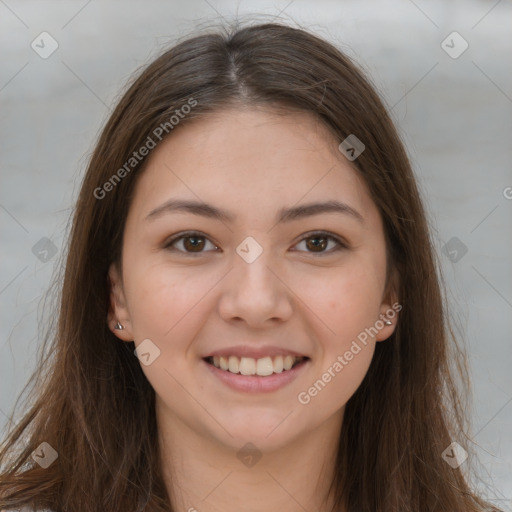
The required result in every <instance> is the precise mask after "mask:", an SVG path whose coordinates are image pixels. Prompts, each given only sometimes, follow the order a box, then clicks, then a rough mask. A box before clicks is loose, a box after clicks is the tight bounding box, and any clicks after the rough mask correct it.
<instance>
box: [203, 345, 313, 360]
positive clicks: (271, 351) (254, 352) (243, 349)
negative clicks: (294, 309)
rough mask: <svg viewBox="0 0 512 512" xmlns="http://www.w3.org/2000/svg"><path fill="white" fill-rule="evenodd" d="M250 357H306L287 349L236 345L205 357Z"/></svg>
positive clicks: (215, 351)
mask: <svg viewBox="0 0 512 512" xmlns="http://www.w3.org/2000/svg"><path fill="white" fill-rule="evenodd" d="M213 356H218V357H222V356H223V357H229V356H236V357H252V358H253V359H261V358H263V357H267V356H268V357H276V356H294V357H307V356H306V355H304V354H301V353H300V352H296V351H294V350H289V349H287V348H281V347H276V346H271V345H268V346H264V347H261V346H259V347H252V346H248V345H236V346H233V347H226V348H221V349H218V350H214V351H213V352H210V353H209V354H208V355H206V356H205V357H213Z"/></svg>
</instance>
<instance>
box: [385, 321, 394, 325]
mask: <svg viewBox="0 0 512 512" xmlns="http://www.w3.org/2000/svg"><path fill="white" fill-rule="evenodd" d="M384 325H393V322H392V321H391V320H384Z"/></svg>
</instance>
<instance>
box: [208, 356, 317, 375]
mask: <svg viewBox="0 0 512 512" xmlns="http://www.w3.org/2000/svg"><path fill="white" fill-rule="evenodd" d="M308 359H309V358H308V357H295V356H290V355H287V356H275V357H269V356H267V357H262V358H260V359H254V358H252V357H237V356H229V357H224V356H210V357H205V358H204V360H205V361H206V362H207V363H208V364H211V365H212V366H215V368H218V369H219V370H224V371H226V372H231V373H235V374H237V373H238V374H241V375H257V376H259V377H267V376H269V375H273V374H275V373H282V372H286V371H288V370H291V369H292V368H295V366H297V365H299V364H301V363H302V362H304V361H306V360H308Z"/></svg>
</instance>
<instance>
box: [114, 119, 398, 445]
mask: <svg viewBox="0 0 512 512" xmlns="http://www.w3.org/2000/svg"><path fill="white" fill-rule="evenodd" d="M338 144H339V141H336V140H335V138H334V137H333V136H332V135H331V134H330V133H329V131H328V130H327V129H326V128H325V127H323V126H322V125H321V124H320V123H319V122H317V120H316V119H315V118H314V117H313V116H312V115H310V114H304V113H300V114H299V113H289V114H286V115H282V114H281V115H278V114H276V113H272V112H271V111H269V110H257V109H242V110H227V111H222V112H219V113H217V114H211V115H209V116H208V117H204V118H202V119H200V120H195V121H194V122H191V123H189V124H186V125H183V126H180V127H179V129H177V130H176V131H175V132H173V133H172V135H171V136H170V137H169V138H168V139H167V140H165V141H164V142H163V143H162V144H161V145H160V146H158V147H157V148H156V149H155V150H153V153H152V154H151V155H150V159H149V161H148V165H147V168H146V169H145V171H144V172H143V174H142V175H141V176H140V179H139V181H138V183H137V185H136V189H135V194H134V197H133V200H132V204H131V205H130V209H129V214H128V217H127V220H126V225H125V231H124V239H123V247H122V274H121V272H119V270H118V269H117V267H116V266H115V265H112V266H111V268H110V279H111V283H112V293H111V310H110V312H109V324H110V325H111V326H112V327H113V325H114V324H115V323H116V321H119V322H120V323H121V324H122V325H123V326H124V330H114V332H115V333H116V335H117V336H118V337H119V338H121V339H122V340H124V341H132V340H133V341H134V342H135V345H136V347H137V351H138V357H139V359H140V364H141V367H142V369H143V371H144V373H145V375H146V377H147V379H148V381H149V382H150V383H151V385H152V387H153V388H154V390H155V393H156V400H157V411H158V417H159V419H160V420H161V421H165V422H166V424H167V427H168V428H171V429H172V428H175V429H176V430H178V429H187V430H189V431H193V432H195V433H196V434H197V435H198V436H200V437H201V438H202V439H210V440H212V441H215V442H217V443H220V444H222V445H226V446H229V447H233V448H235V449H237V448H239V447H240V446H241V445H243V444H245V443H246V442H248V441H251V442H252V443H254V444H255V445H256V446H258V447H259V448H260V449H275V448H277V447H280V446H284V445H286V444H287V443H292V442H293V441H297V440H298V439H300V438H301V437H302V436H305V435H308V434H311V433H313V432H315V431H318V430H319V429H321V428H322V427H323V426H324V425H327V424H329V422H330V423H331V424H334V423H335V424H337V425H338V427H337V428H339V426H340V425H341V420H342V417H343V410H344V406H345V404H346V403H347V401H348V400H349V398H350V397H351V396H352V395H353V394H354V392H355V391H356V389H357V388H358V386H359V385H360V383H361V381H362V380H363V378H364V376H365V374H366V372H367V370H368V367H369V365H370V362H371V359H372V355H373V353H374V348H375V343H376V342H378V341H383V340H385V339H386V338H388V337H389V336H390V335H391V333H392V332H393V329H394V326H395V324H396V312H395V310H394V309H393V308H392V305H393V303H394V302H395V299H396V297H395V296H394V295H393V293H392V292H389V290H388V287H387V286H386V246H385V238H384V231H383V224H382V220H381V217H380V214H379V211H378V209H377V207H376V206H375V204H374V202H373V201H372V199H371V198H370V195H369V192H368V190H367V188H366V185H365V184H364V182H363V181H362V179H361V178H360V177H359V176H358V174H357V172H356V171H355V170H354V169H353V168H352V167H351V164H350V163H349V162H348V161H347V160H346V159H345V157H344V156H343V155H342V154H341V153H340V152H338V150H337V146H338ZM192 203H193V204H192ZM313 204H317V205H318V206H316V207H313V206H312V205H313ZM321 205H323V206H321ZM395 309H396V308H395ZM391 313H392V315H391V321H392V322H393V324H392V325H383V321H382V318H383V315H390V314H391ZM291 365H293V366H292V367H291V368H290V366H291ZM255 372H256V373H255ZM333 422H334V423H333ZM270 433H271V435H270Z"/></svg>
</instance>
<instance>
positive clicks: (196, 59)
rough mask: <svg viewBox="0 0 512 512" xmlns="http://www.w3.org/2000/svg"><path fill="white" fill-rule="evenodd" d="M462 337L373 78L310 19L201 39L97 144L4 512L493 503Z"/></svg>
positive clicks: (165, 68)
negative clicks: (480, 477)
mask: <svg viewBox="0 0 512 512" xmlns="http://www.w3.org/2000/svg"><path fill="white" fill-rule="evenodd" d="M453 347H455V348H456V344H455V340H454V339H453V336H452V335H451V329H450V327H449V325H448V321H447V316H446V314H445V311H444V301H443V294H442V292H441V288H440V284H439V277H438V274H437V265H436V262H435V255H434V251H433V248H432V245H431V241H430V235H429V230H428V225H427V222H426V218H425V213H424V209H423V206H422V202H421V200H420V197H419V194H418V190H417V187H416V183H415V180H414V177H413V173H412V171H411V166H410V163H409V161H408V158H407V156H406V153H405V151H404V148H403V146H402V144H401V142H400V139H399V136H398V135H397V132H396V130H395V128H394V126H393V124H392V122H391V120H390V118H389V116H388V114H387V113H386V110H385V108H384V106H383V104H382V103H381V101H380V100H379V98H378V96H377V94H376V92H375V91H374V89H373V88H372V86H371V85H370V83H369V81H368V80H367V79H366V78H365V77H364V76H363V75H362V73H361V72H360V71H359V70H358V69H357V67H356V66H355V65H354V64H353V63H352V62H351V61H350V60H349V59H348V58H347V57H346V56H345V55H343V54H342V53H340V51H338V50H337V49H336V48H334V47H333V46H332V45H330V44H329V43H327V42H325V41H323V40H321V39H319V38H317V37H315V36H313V35H311V34H309V33H307V32H305V31H303V30H298V29H294V28H290V27H287V26H282V25H277V24H264V25H257V26H252V27H248V28H243V29H236V30H232V31H231V32H229V33H227V34H225V33H222V32H219V33H209V34H206V35H197V36H195V37H192V38H189V39H187V40H184V41H183V42H181V43H180V44H178V45H176V46H174V47H173V48H171V49H170V50H168V51H167V52H165V53H164V54H163V55H161V56H160V57H159V58H157V59H156V60H155V61H154V62H153V63H151V64H150V65H149V66H148V67H147V68H146V69H145V70H144V71H143V72H142V73H141V74H140V76H139V77H138V78H137V79H136V80H135V81H134V82H133V83H132V85H131V86H130V88H129V90H128V91H127V92H126V94H125V95H124V96H123V97H122V99H121V101H120V102H119V104H118V105H117V107H116V109H115V111H114V112H113V114H112V116H111V117H110V119H109V121H108V122H107V124H106V127H105V128H104V130H103V133H102V134H101V137H100V139H99V141H98V144H97V147H96V149H95V151H94V154H93V155H92V158H91V161H90V164H89V167H88V170H87V172H86V175H85V178H84V181H83V184H82V188H81V191H80V195H79V198H78V202H77V205H76V210H75V214H74V221H73V226H72V230H71V234H70V241H69V251H68V255H67V262H66V267H65V276H64V281H63V285H62V294H61V300H60V309H59V322H58V329H57V332H56V335H55V336H54V338H52V344H51V346H49V348H47V350H46V353H47V357H46V358H45V359H44V360H42V361H41V364H40V367H39V369H38V375H39V377H40V379H39V380H38V381H37V382H38V386H37V387H36V388H35V389H34V402H33V404H31V408H30V410H29V411H28V412H27V413H26V415H25V417H24V418H23V419H22V420H21V421H20V422H19V423H18V424H17V425H16V426H15V428H13V429H12V431H10V432H9V434H8V437H7V438H6V440H5V442H4V445H3V449H2V451H1V452H0V463H1V465H2V473H1V475H0V508H4V509H7V508H15V507H20V506H23V505H25V506H29V507H31V508H34V509H36V508H48V509H51V510H55V511H58V512H60V511H66V512H75V511H76V512H78V511H80V512H89V511H90V512H93V511H94V512H97V511H98V510H102V511H112V512H114V511H115V512H119V511H123V512H128V511H134V512H135V511H141V510H146V511H161V512H163V511H171V510H172V511H188V512H192V511H199V512H209V511H211V512H213V511H220V510H222V511H224V512H230V511H235V510H237V511H239V510H245V511H254V512H256V511H265V512H273V511H278V510H279V511H282V510H286V511H290V512H295V511H311V512H313V511H330V512H335V511H336V512H377V511H379V512H391V511H393V512H398V511H400V512H413V511H414V512H427V511H428V512H437V511H438V512H444V511H450V512H468V511H482V510H496V509H494V508H493V507H490V506H489V505H486V504H485V503H484V502H483V501H482V500H481V499H480V498H479V497H478V496H477V495H476V494H475V493H473V492H472V491H471V489H470V488H469V485H468V483H467V482H468V480H467V478H468V477H467V475H466V469H465V468H466V467H469V463H470V460H469V461H465V458H466V456H467V453H466V451H465V450H464V448H463V446H466V448H467V449H469V448H468V447H467V445H466V443H465V440H466V438H465V437H464V416H463V411H462V410H461V404H460V396H459V394H458V393H457V389H456V386H455V382H456V380H455V377H454V376H453V375H452V374H451V373H450V368H453V367H456V366H457V365H456V364H453V363H454V362H459V363H460V362H461V359H460V358H461V355H460V353H459V352H458V351H457V350H455V351H454V350H452V348H453ZM452 358H454V359H453V360H452ZM459 367H463V365H461V364H459ZM486 507H487V508H486Z"/></svg>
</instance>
